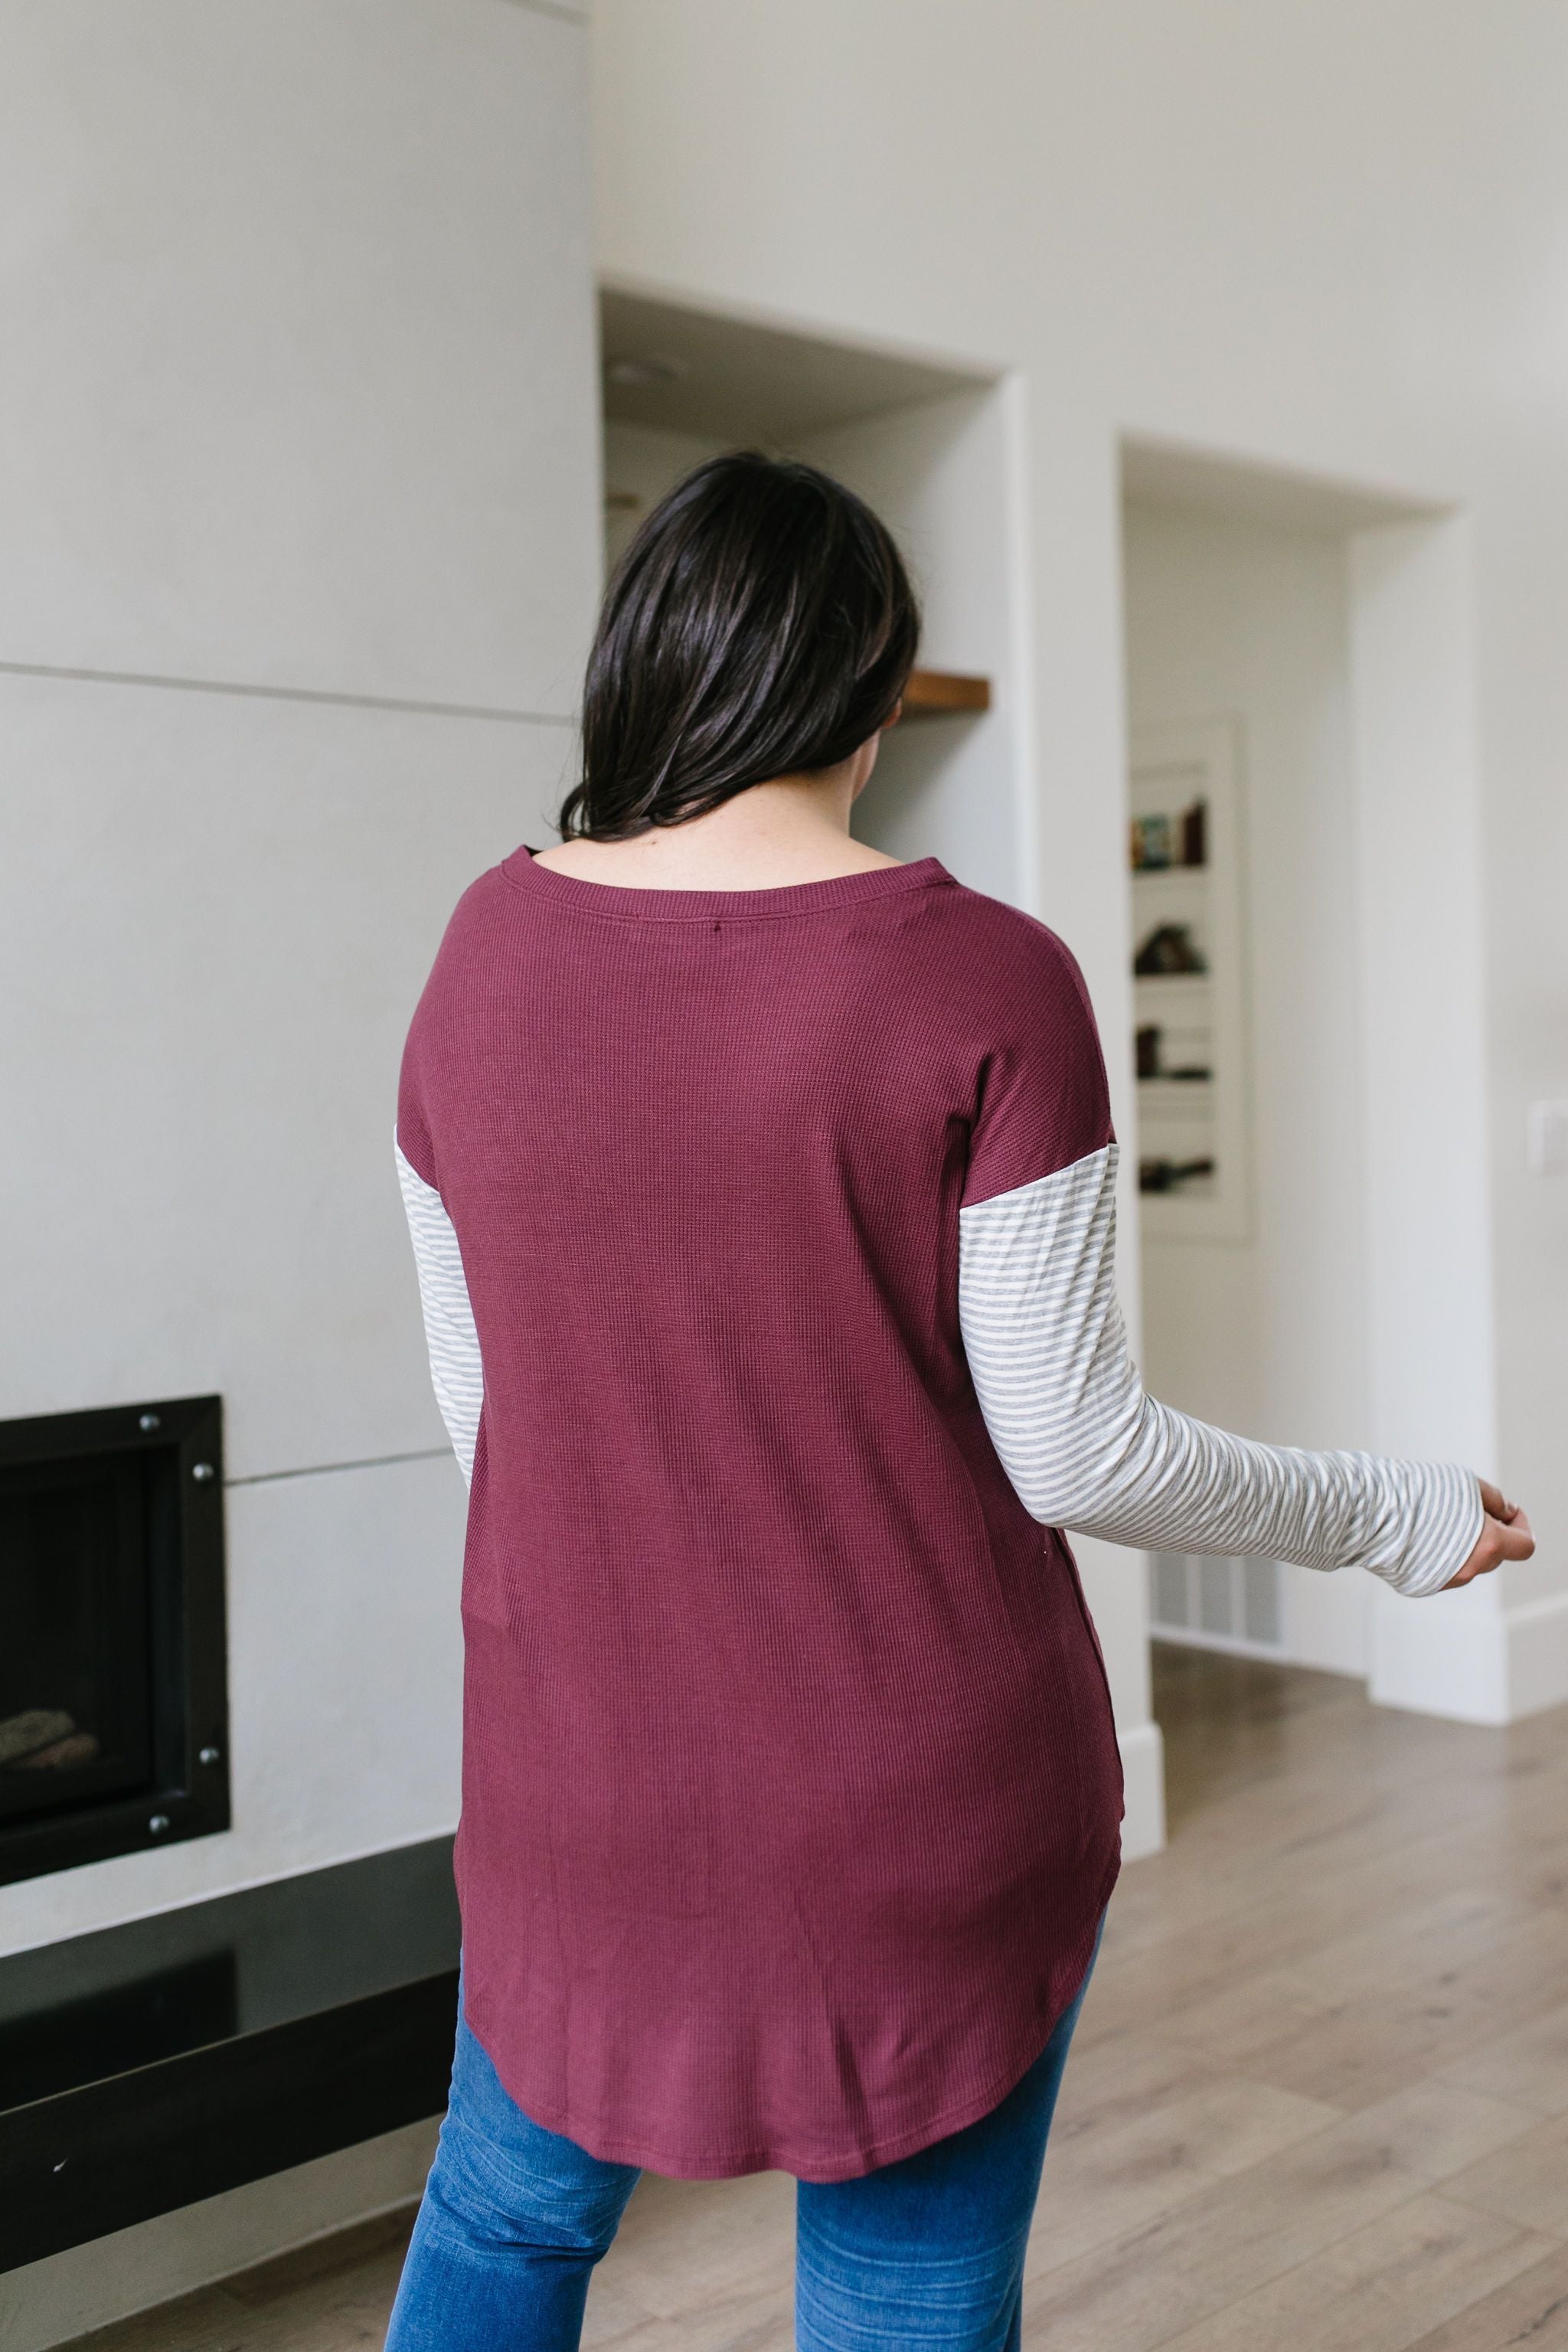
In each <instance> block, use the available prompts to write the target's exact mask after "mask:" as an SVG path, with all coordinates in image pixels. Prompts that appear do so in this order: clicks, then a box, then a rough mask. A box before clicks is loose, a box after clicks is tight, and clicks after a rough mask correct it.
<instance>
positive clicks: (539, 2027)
mask: <svg viewBox="0 0 1568 2352" xmlns="http://www.w3.org/2000/svg"><path fill="white" fill-rule="evenodd" d="M917 633H918V619H917V614H916V609H915V604H914V600H913V597H912V595H911V593H910V585H909V582H908V580H907V578H906V576H905V573H904V570H903V566H902V564H901V562H900V559H899V556H898V553H897V551H896V550H895V548H894V546H893V543H892V541H891V540H890V538H889V534H888V533H887V531H886V530H884V529H883V527H882V525H881V524H880V523H879V521H878V520H877V519H876V518H875V517H874V516H873V515H872V514H871V513H869V512H868V509H866V508H865V507H864V506H862V505H861V504H860V502H859V501H858V499H855V498H853V497H851V496H850V494H849V493H848V492H847V490H845V489H844V488H841V487H840V486H839V485H838V484H837V483H835V482H833V481H831V480H829V479H827V478H826V477H825V476H823V475H821V474H818V473H816V472H814V471H813V470H812V469H811V468H809V467H804V466H799V465H789V464H781V463H775V462H773V461H771V460H769V459H767V458H764V457H757V456H744V455H743V456H737V457H724V458H721V459H718V460H716V461H715V462H713V463H712V464H710V465H707V466H703V467H700V468H699V469H698V470H697V472H696V473H694V474H692V475H690V476H689V478H687V479H686V480H685V481H684V482H682V483H681V484H680V485H679V488H677V489H675V490H674V491H673V492H672V493H671V494H670V496H669V497H668V499H666V500H665V501H664V503H663V504H662V506H660V507H659V508H658V510H657V512H655V513H654V514H652V515H651V516H650V517H649V519H648V520H647V523H646V524H645V525H644V527H643V529H642V530H641V531H640V532H639V534H638V536H637V540H636V541H635V543H634V544H633V546H632V547H631V549H630V550H629V551H628V553H627V555H626V559H625V561H624V562H623V563H622V565H621V567H620V570H619V571H618V572H617V574H616V578H615V579H614V581H613V582H612V583H611V585H610V588H609V591H608V593H607V596H606V599H605V609H604V614H603V617H602V619H601V622H600V625H599V630H598V634H597V637H596V640H595V646H594V651H593V655H592V658H591V660H590V663H589V668H588V677H587V685H586V692H585V697H584V724H583V734H584V767H583V776H582V781H581V782H580V783H579V784H578V785H577V787H576V789H575V790H574V792H573V793H571V795H570V797H569V798H568V800H567V802H566V803H565V807H564V809H563V814H562V825H561V830H562V834H563V840H562V843H561V845H560V846H559V847H556V848H552V849H546V850H543V851H542V852H535V851H532V850H530V849H520V850H518V851H517V852H515V853H514V855H513V856H510V857H509V858H507V859H506V860H505V861H504V862H503V863H502V864H501V865H500V866H497V867H496V868H495V869H494V870H493V871H492V872H490V873H489V874H486V875H484V876H482V877H480V879H479V881H478V882H476V883H475V884H474V886H473V887H472V888H471V889H470V890H469V891H468V893H467V895H466V896H465V898H463V900H462V902H461V903H460V905H459V907H458V910H457V913H456V914H455V916H454V917H453V919H452V923H451V926H450V929H448V931H447V937H446V940H445V941H444V943H443V945H442V948H441V951H440V954H439V956H438V957H437V962H436V967H435V970H434V971H433V973H432V975H431V978H430V982H429V984H428V986H427V988H426V992H425V994H424V997H423V999H422V1000H421V1003H420V1005H419V1009H418V1011H417V1013H416V1016H415V1021H414V1024H413V1029H412V1032H411V1034H410V1036H409V1040H408V1046H407V1052H406V1055H405V1064H404V1071H403V1082H402V1089H401V1095H400V1099H399V1108H398V1125H397V1136H398V1146H399V1159H400V1173H401V1178H402V1182H403V1186H404V1191H405V1199H406V1202H407V1207H408V1213H409V1219H410V1223H411V1225H412V1229H413V1234H414V1239H415V1246H416V1255H417V1259H418V1264H419V1272H420V1283H421V1290H422V1295H423V1298H424V1305H425V1312H426V1323H427V1328H428V1333H429V1339H430V1349H431V1358H432V1365H433V1370H434V1374H435V1380H436V1387H437V1395H438V1397H439V1399H440V1402H441V1405H442V1409H443V1412H445V1415H446V1418H447V1424H448V1426H449V1428H450V1430H451V1433H452V1437H453V1442H454V1444H455V1446H456V1448H457V1452H458V1457H459V1459H460V1460H461V1462H462V1465H463V1467H464V1470H465V1472H466V1473H467V1474H468V1476H469V1479H470V1487H471V1493H470V1501H469V1513H468V1552H467V1561H466V1569H465V1582H464V1594H463V1616H464V1626H465V1633H466V1640H467V1680H466V1696H465V1750H464V1775H463V1817H462V1828H461V1831H460V1833H459V1837H458V1885H459V1889H460V1893H461V1897H462V1911H463V1937H464V1977H463V1993H462V2015H461V2022H460V2025H459V2032H458V2055H457V2063H456V2069H455V2073H454V2078H453V2095H452V2105H451V2109H450V2112H449V2114H448V2116H447V2122H446V2125H445V2127H444V2129H443V2133H442V2139H441V2147H440V2152H439V2154H438V2156H437V2161H436V2165H435V2168H434V2170H433V2172H432V2174H431V2178H430V2182H429V2186H428V2188H427V2189H426V2198H425V2202H424V2205H423V2207H422V2209H421V2212H420V2216H419V2221H418V2223H417V2225H416V2231H415V2235H414V2241H413V2244H412V2247H411V2249H410V2253H409V2259H408V2263H407V2267H406V2270H405V2275H404V2280H403V2284H402V2287H401V2289H400V2292H399V2296H398V2302H397V2306H396V2310H395V2315H394V2319H393V2326H392V2334H391V2337H390V2339H389V2341H390V2345H391V2347H393V2352H424V2347H444V2348H445V2352H495V2347H548V2352H557V2347H571V2346H574V2345H575V2344H576V2343H577V2341H578V2335H579V2329H580V2326H581V2320H582V2314H583V2306H584V2295H585V2292H586V2285H587V2279H588V2274H589V2271H590V2269H591V2266H592V2264H593V2263H594V2262H595V2261H596V2260H597V2259H598V2257H599V2256H600V2255H601V2254H602V2253H603V2252H604V2251H605V2247H606V2246H607V2245H608V2243H609V2242H610V2239H611V2237H612V2236H613V2234H614V2231H615V2229H616V2222H617V2221H618V2219H619V2216H620V2213H621V2210H622V2209H623V2207H624V2205H625V2203H626V2198H627V2197H628V2196H629V2194H630V2192H631V2189H632V2187H633V2185H634V2183H635V2181H636V2179H637V2169H638V2168H639V2167H642V2166H649V2167H651V2168H654V2169H656V2170H658V2171H661V2172H666V2173H671V2174H676V2175H679V2176H682V2177H715V2176H726V2175H731V2174H737V2173H742V2172H748V2171H752V2170H756V2169H758V2168H763V2167H777V2168H782V2169H784V2170H786V2171H788V2172H791V2173H794V2174H795V2176H796V2177H797V2179H798V2180H799V2183H800V2187H799V2192H798V2208H797V2210H798V2293H797V2326H798V2331H799V2341H800V2343H801V2344H802V2345H803V2346H805V2347H813V2352H826V2347H835V2352H837V2347H848V2346H853V2347H856V2352H880V2347H895V2346H896V2347H907V2346H910V2345H912V2344H916V2343H920V2342H923V2341H927V2340H935V2339H938V2338H940V2340H941V2341H942V2343H943V2344H944V2345H947V2346H951V2347H974V2352H979V2347H986V2348H987V2352H998V2347H1005V2346H1016V2345H1017V2343H1018V2341H1019V2297H1020V2279H1021V2273H1022V2265H1023V2254H1024V2243H1025V2238H1026V2232H1027V2230H1028V2225H1029V2217H1030V2213H1031V2210H1032V2208H1033V2204H1034V2200H1035V2195H1036V2189H1037V2183H1038V2179H1039V2171H1040V2163H1041V2158H1042V2156H1043V2153H1044V2147H1045V2140H1046V2133H1047V2127H1048V2125H1049V2121H1050V2116H1051V2109H1052V2105H1053V2104H1054V2101H1055V2097H1056V2093H1057V2086H1058V2082H1059V2080H1060V2077H1061V2072H1062V2066H1063V2063H1064V2061H1065V2058H1066V2054H1067V2047H1068V2040H1069V2038H1070V2035H1071V2032H1072V2028H1073V2023H1074V2021H1075V2019H1076V2017H1077V2014H1078V2008H1079V2002H1080V2001H1081V2000H1082V1998H1083V1992H1084V1987H1085V1984H1086V1981H1087V1978H1088V1974H1089V1967H1090V1964H1091V1961H1092V1958H1093V1955H1094V1952H1095V1949H1096V1948H1097V1944H1098V1938H1099V1934H1100V1924H1101V1921H1102V1918H1103V1915H1104V1911H1105V1906H1106V1901H1107V1898H1108V1897H1109V1895H1110V1890H1111V1886H1112V1884H1113V1882H1114V1880H1115V1877H1116V1873H1117V1866H1118V1824H1119V1822H1120V1818H1121V1773H1120V1769H1119V1764H1118V1759H1117V1748H1116V1738H1115V1731H1114V1727H1113V1725H1112V1722H1111V1714H1110V1699H1109V1696H1108V1693H1107V1689H1106V1684H1105V1677H1104V1672H1103V1668H1102V1665H1101V1663H1100V1654H1099V1648H1098V1644H1097V1643H1096V1640H1095V1636H1094V1633H1093V1629H1092V1627H1091V1625H1090V1622H1089V1615H1088V1612H1087V1610H1086V1609H1085V1606H1084V1601H1083V1595H1082V1591H1081V1590H1080V1587H1079V1580H1078V1575H1077V1571H1076V1570H1075V1568H1074V1565H1073V1559H1072V1555H1071V1553H1070V1551H1069V1550H1068V1546H1067V1543H1066V1541H1065V1539H1064V1538H1063V1536H1062V1534H1061V1532H1060V1530H1061V1529H1062V1528H1064V1527H1072V1528H1085V1529H1089V1530H1092V1531H1093V1532H1095V1533H1097V1534H1100V1535H1105V1536H1110V1537H1111V1538H1115V1539H1117V1540H1119V1541H1121V1542H1124V1543H1128V1544H1133V1545H1149V1546H1162V1547H1170V1548H1173V1549H1193V1550H1200V1551H1205V1552H1237V1553H1258V1554H1261V1555H1264V1556H1267V1557H1268V1558H1272V1559H1293V1560H1300V1561H1304V1562H1307V1563H1309V1564H1310V1565H1311V1566H1313V1567H1317V1568H1324V1569H1330V1568H1337V1567H1341V1566H1352V1565H1354V1566H1359V1567H1362V1568H1365V1569H1370V1570H1372V1571H1373V1573H1374V1574H1376V1575H1379V1576H1382V1577H1384V1578H1385V1579H1386V1580H1388V1581H1389V1582H1390V1583H1392V1584H1394V1586H1396V1587H1397V1588H1398V1589H1399V1590H1400V1591H1404V1592H1406V1593H1410V1594H1413V1595H1421V1594H1426V1593H1432V1592H1436V1591H1438V1590H1439V1589H1440V1588H1442V1587H1445V1586H1448V1585H1452V1584H1456V1583H1464V1582H1466V1581H1467V1580H1468V1579H1469V1578H1471V1577H1473V1576H1476V1575H1479V1574H1481V1573H1483V1572H1485V1571H1486V1570H1489V1569H1491V1568H1493V1567H1494V1566H1495V1565H1496V1564H1497V1562H1498V1560H1499V1559H1503V1558H1510V1559H1521V1558H1524V1557H1525V1556H1527V1554H1528V1552H1529V1550H1530V1549H1531V1542H1530V1536H1529V1530H1528V1528H1527V1526H1526V1524H1525V1522H1524V1521H1523V1519H1522V1518H1521V1517H1519V1516H1517V1515H1516V1514H1514V1513H1513V1512H1512V1511H1511V1510H1510V1507H1508V1506H1506V1505H1505V1504H1504V1503H1503V1501H1502V1498H1501V1496H1500V1495H1499V1494H1498V1493H1497V1491H1496V1490H1495V1489H1494V1488H1492V1487H1489V1486H1484V1485H1482V1484H1480V1483H1479V1481H1478V1480H1477V1478H1476V1477H1475V1476H1474V1475H1472V1474H1471V1473H1470V1472H1469V1471H1468V1470H1465V1469H1463V1468H1461V1467H1459V1466H1458V1465H1451V1464H1434V1463H1406V1462H1388V1461H1380V1460H1375V1459H1373V1458H1372V1457H1370V1456H1367V1455H1364V1454H1300V1453H1292V1452H1286V1451H1284V1450H1281V1449H1279V1448H1275V1447H1270V1446H1265V1445H1257V1444H1248V1443H1247V1442H1245V1441H1244V1440H1241V1439H1239V1438H1235V1437H1229V1436H1226V1435H1223V1434H1221V1433H1219V1432H1217V1431H1215V1430H1212V1429H1208V1428H1205V1427H1204V1426H1203V1425H1202V1424H1201V1423H1195V1422H1193V1421H1190V1420H1188V1419H1186V1418H1185V1417H1184V1415H1182V1414H1180V1413H1176V1412H1169V1411H1167V1410H1166V1409H1165V1408H1164V1407H1163V1406H1162V1405H1159V1404H1156V1403H1154V1402H1152V1400H1151V1399H1150V1398H1148V1397H1146V1396H1145V1395H1144V1394H1143V1392H1142V1388H1141V1386H1140V1383H1139V1381H1138V1377H1137V1374H1136V1372H1135V1371H1134V1370H1133V1368H1132V1365H1131V1362H1130V1361H1129V1359H1128V1355H1127V1351H1126V1346H1125V1342H1124V1339H1123V1336H1122V1329H1121V1320H1120V1317H1119V1315H1118V1311H1117V1306H1116V1299H1115V1293H1114V1287H1113V1284H1112V1240H1113V1207H1112V1203H1113V1195H1114V1185H1115V1170H1116V1145H1115V1142H1114V1140H1113V1139H1112V1136H1111V1131H1110V1116H1109V1110H1108V1105H1107V1096H1106V1084H1105V1073H1104V1068H1103V1065H1102V1063H1101V1059H1100V1046H1099V1044H1098V1041H1097V1038H1096V1034H1095V1028H1094V1023H1093V1019H1092V1016H1091V1014H1090V1012H1089V1004H1088V1002H1087V999H1086V997H1085V994H1084V990H1083V983H1082V982H1081V980H1080V978H1079V972H1078V969H1077V966H1076V965H1075V964H1074V962H1073V961H1072V958H1071V957H1070V956H1069V955H1068V951H1067V950H1066V949H1065V948H1064V947H1063V946H1062V945H1061V943H1060V941H1059V940H1057V939H1055V938H1054V937H1053V936H1052V934H1051V933H1050V932H1049V931H1047V930H1046V929H1044V928H1043V927H1042V926H1041V925H1040V924H1038V923H1037V922H1035V921H1033V920H1031V919H1030V918H1029V917H1027V916H1026V915H1023V914H1020V913H1018V912H1017V911H1016V909H1015V908H1011V907H1007V906H1004V905H1002V904H1000V903H998V902H997V901H994V900H993V899H988V898H982V897H980V896H978V895H977V894H976V893H974V892H973V891H970V890H967V889H964V888H963V887H961V886H960V885H959V884H957V883H956V882H954V880H953V879H952V876H951V875H949V874H948V873H946V872H945V871H944V869H943V868H942V866H941V865H940V864H939V863H938V862H937V860H936V859H935V858H934V857H925V858H920V859H917V860H915V861H914V862H913V863H912V864H900V863H899V862H898V861H897V860H895V859H893V858H890V857H886V856H882V855H881V854H880V853H879V852H878V851H876V850H874V849H869V848H868V847H866V846H865V845H863V844H861V843H859V842H857V841H854V840H852V839H851V838H850V835H849V831H848V826H849V816H850V811H851V808H852V806H853V803H854V801H855V798H856V795H857V794H858V793H859V792H860V790H861V789H862V787H863V786H864V785H865V783H866V782H867V779H868V777H869V775H870V773H871V770H872V767H873V764H874V762H875V760H876V756H877V746H878V740H879V735H880V733H881V730H883V729H884V728H886V727H888V726H889V725H890V724H891V723H892V722H893V720H894V719H896V718H897V716H898V713H899V705H900V695H901V693H902V690H903V687H904V684H905V681H906V679H907V677H908V676H909V672H910V666H911V664H912V662H913V660H914V656H915V646H916V638H917Z"/></svg>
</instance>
